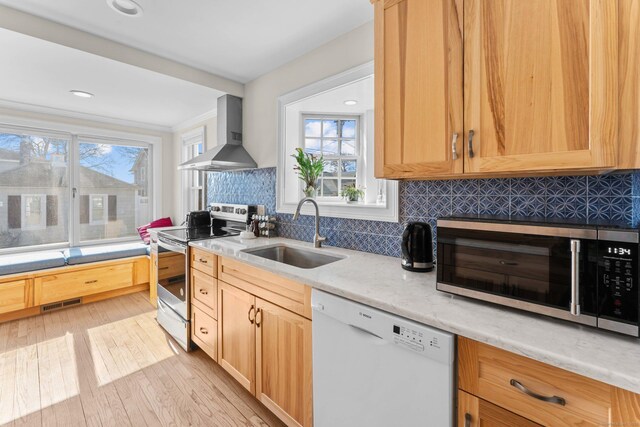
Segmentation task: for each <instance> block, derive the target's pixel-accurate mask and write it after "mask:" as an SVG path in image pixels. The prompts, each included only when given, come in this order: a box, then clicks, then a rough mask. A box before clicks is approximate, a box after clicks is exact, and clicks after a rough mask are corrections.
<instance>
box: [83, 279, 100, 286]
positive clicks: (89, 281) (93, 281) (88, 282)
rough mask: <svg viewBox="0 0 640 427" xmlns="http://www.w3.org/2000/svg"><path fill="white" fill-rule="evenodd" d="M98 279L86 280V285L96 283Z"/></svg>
mask: <svg viewBox="0 0 640 427" xmlns="http://www.w3.org/2000/svg"><path fill="white" fill-rule="evenodd" d="M97 281H98V280H87V281H86V282H84V284H85V285H90V284H92V283H96V282H97Z"/></svg>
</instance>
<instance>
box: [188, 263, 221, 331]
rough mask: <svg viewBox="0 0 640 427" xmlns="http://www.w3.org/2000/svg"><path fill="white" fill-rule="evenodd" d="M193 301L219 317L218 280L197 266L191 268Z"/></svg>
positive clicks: (208, 312)
mask: <svg viewBox="0 0 640 427" xmlns="http://www.w3.org/2000/svg"><path fill="white" fill-rule="evenodd" d="M191 302H192V303H194V304H196V305H199V306H201V307H200V309H202V310H205V311H206V312H207V314H209V315H210V316H211V317H213V318H214V319H217V318H218V280H217V279H215V278H213V277H211V276H209V275H208V274H204V273H203V272H201V271H200V270H196V269H195V268H192V269H191Z"/></svg>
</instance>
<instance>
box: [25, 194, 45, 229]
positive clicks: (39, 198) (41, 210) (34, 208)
mask: <svg viewBox="0 0 640 427" xmlns="http://www.w3.org/2000/svg"><path fill="white" fill-rule="evenodd" d="M46 200H47V199H46V196H45V195H44V194H23V195H22V212H21V213H22V229H24V230H40V229H43V228H46V227H47V222H46V216H45V215H46V214H45V212H46V203H47V202H46Z"/></svg>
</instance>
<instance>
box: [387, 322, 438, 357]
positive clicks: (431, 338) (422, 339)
mask: <svg viewBox="0 0 640 427" xmlns="http://www.w3.org/2000/svg"><path fill="white" fill-rule="evenodd" d="M426 332H427V331H424V330H421V329H414V328H412V327H410V326H407V325H400V324H394V325H393V335H394V336H393V342H394V343H395V344H397V345H401V346H403V347H406V348H408V349H409V350H413V351H417V352H423V351H425V347H431V348H433V349H439V348H440V340H439V339H438V337H437V335H432V334H428V333H426Z"/></svg>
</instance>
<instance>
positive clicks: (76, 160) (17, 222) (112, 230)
mask: <svg viewBox="0 0 640 427" xmlns="http://www.w3.org/2000/svg"><path fill="white" fill-rule="evenodd" d="M150 152H151V146H150V144H147V143H140V142H133V141H124V140H115V139H110V140H102V139H99V138H88V137H78V136H76V135H73V134H70V133H62V132H54V131H41V130H35V129H30V128H19V127H16V128H4V129H0V251H11V250H15V249H16V248H26V247H35V246H40V245H59V246H69V245H77V244H80V243H82V242H88V241H91V242H94V241H100V240H105V239H109V240H113V239H131V238H134V237H137V230H136V227H138V226H139V225H142V224H146V223H148V222H149V221H150V220H151V216H152V209H151V208H152V206H153V205H152V203H150V201H149V200H150V197H149V194H150V189H151V187H150V182H151V179H150V172H151V171H152V167H151V166H152V165H151V161H150V159H151V156H150Z"/></svg>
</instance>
